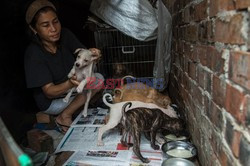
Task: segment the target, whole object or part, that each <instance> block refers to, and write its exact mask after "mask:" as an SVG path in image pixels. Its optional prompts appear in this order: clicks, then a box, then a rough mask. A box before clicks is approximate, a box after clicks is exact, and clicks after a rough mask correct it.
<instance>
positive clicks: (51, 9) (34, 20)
mask: <svg viewBox="0 0 250 166" xmlns="http://www.w3.org/2000/svg"><path fill="white" fill-rule="evenodd" d="M48 11H53V12H55V13H56V15H57V12H56V10H55V9H54V8H52V7H50V6H46V7H43V8H41V9H40V10H38V11H37V12H36V14H35V15H34V17H33V19H32V21H31V22H30V26H31V27H32V28H34V29H35V28H36V23H37V20H38V18H39V16H40V15H41V13H46V12H48Z"/></svg>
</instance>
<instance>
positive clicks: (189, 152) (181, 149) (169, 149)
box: [161, 141, 197, 160]
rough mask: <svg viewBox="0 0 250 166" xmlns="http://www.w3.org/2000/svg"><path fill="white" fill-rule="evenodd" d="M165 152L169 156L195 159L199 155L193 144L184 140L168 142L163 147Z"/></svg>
mask: <svg viewBox="0 0 250 166" xmlns="http://www.w3.org/2000/svg"><path fill="white" fill-rule="evenodd" d="M161 149H162V151H163V154H164V155H165V156H166V157H167V158H185V159H188V160H193V159H194V158H195V156H196V155H197V150H196V148H195V146H194V145H193V144H191V143H190V142H184V141H171V142H166V143H165V144H163V145H162V147H161Z"/></svg>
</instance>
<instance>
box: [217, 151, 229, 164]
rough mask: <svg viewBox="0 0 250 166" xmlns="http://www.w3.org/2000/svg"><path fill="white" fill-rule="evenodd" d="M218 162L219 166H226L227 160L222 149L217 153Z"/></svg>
mask: <svg viewBox="0 0 250 166" xmlns="http://www.w3.org/2000/svg"><path fill="white" fill-rule="evenodd" d="M219 161H220V163H221V165H228V158H227V155H226V153H225V150H224V149H223V148H221V149H220V151H219Z"/></svg>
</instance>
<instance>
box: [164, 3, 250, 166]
mask: <svg viewBox="0 0 250 166" xmlns="http://www.w3.org/2000/svg"><path fill="white" fill-rule="evenodd" d="M163 1H164V3H165V5H166V7H167V8H168V9H169V11H170V13H171V14H172V18H173V45H172V61H173V63H172V68H171V69H172V70H171V76H170V85H169V91H170V96H171V97H172V98H173V100H174V102H175V103H177V104H178V105H180V106H181V107H183V110H184V111H185V115H186V117H187V120H188V122H189V126H188V127H189V129H190V132H191V134H192V141H193V142H194V144H195V145H196V146H197V148H198V155H199V161H200V163H201V164H202V165H211V166H214V165H223V166H224V165H232V166H235V165H244V166H247V165H248V166H249V165H250V20H249V19H250V0H163Z"/></svg>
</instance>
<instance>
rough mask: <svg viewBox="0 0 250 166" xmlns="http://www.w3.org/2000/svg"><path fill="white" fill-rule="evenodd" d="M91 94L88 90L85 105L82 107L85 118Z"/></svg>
mask: <svg viewBox="0 0 250 166" xmlns="http://www.w3.org/2000/svg"><path fill="white" fill-rule="evenodd" d="M91 94H92V90H90V89H89V90H88V93H87V99H86V102H85V105H84V109H83V113H82V114H83V116H84V117H86V116H87V114H88V107H89V101H90V98H91Z"/></svg>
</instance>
